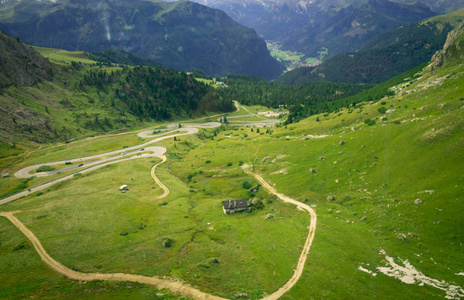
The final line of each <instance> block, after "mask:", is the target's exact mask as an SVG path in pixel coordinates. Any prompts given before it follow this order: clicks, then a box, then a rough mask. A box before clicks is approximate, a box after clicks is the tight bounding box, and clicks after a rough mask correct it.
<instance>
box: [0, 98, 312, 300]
mask: <svg viewBox="0 0 464 300" xmlns="http://www.w3.org/2000/svg"><path fill="white" fill-rule="evenodd" d="M237 105H238V103H237ZM218 125H220V124H219V123H211V124H182V127H184V126H186V127H187V128H188V129H187V130H186V129H180V131H187V132H186V133H178V134H174V135H169V136H162V137H159V138H157V139H155V140H153V141H150V142H148V143H145V144H143V146H146V145H149V144H152V143H154V142H156V141H160V140H163V139H166V138H170V137H173V136H180V135H187V134H194V133H196V132H198V129H197V128H195V127H198V128H213V127H217V126H218ZM151 133H152V132H150V131H145V132H141V133H139V134H138V135H139V136H143V137H146V138H148V137H155V136H152V135H151ZM141 146H142V145H139V146H134V147H133V148H134V150H135V149H139V148H140V147H141ZM131 150H132V149H131ZM144 150H147V151H153V153H152V154H146V153H144V154H141V155H138V156H133V157H128V158H125V159H120V160H117V161H107V162H104V163H101V161H100V164H98V165H96V166H92V167H90V168H88V169H85V170H82V171H80V172H79V173H85V172H90V171H92V170H95V169H97V168H100V167H102V166H104V165H107V164H112V163H116V162H121V161H126V160H131V159H136V158H138V157H144V156H145V157H146V156H157V157H159V158H161V159H162V161H161V162H159V163H157V164H155V165H154V166H153V167H152V169H151V176H152V177H153V179H154V181H155V182H156V183H157V184H158V185H159V186H160V187H161V188H162V189H163V190H164V193H163V194H162V195H160V196H158V197H157V199H163V198H165V197H167V196H168V195H169V189H168V188H167V187H166V186H165V185H164V184H163V183H162V182H161V181H160V180H159V179H158V177H157V176H156V174H155V169H156V167H157V166H159V165H160V164H162V163H164V162H166V156H165V155H164V153H165V151H166V149H165V148H162V147H150V148H146V149H144ZM126 151H127V149H126ZM115 152H116V151H115ZM117 152H120V151H117ZM117 152H116V153H117ZM113 153H114V152H113ZM76 160H77V159H76ZM88 165H89V164H88ZM242 168H243V170H244V172H246V173H247V174H249V175H251V176H254V177H255V178H256V179H257V180H258V181H259V182H260V183H261V185H262V186H263V187H264V188H265V189H266V190H268V191H269V192H270V193H272V194H274V195H276V196H277V197H279V198H280V199H281V200H282V201H284V202H288V203H292V204H294V205H296V206H297V207H298V208H300V209H303V210H306V211H307V212H308V213H309V214H310V218H311V219H310V226H309V227H308V228H309V232H308V236H307V238H306V242H305V244H304V247H303V250H302V252H301V254H300V257H299V259H298V263H297V266H296V268H295V270H294V273H293V275H292V277H291V278H290V279H289V281H288V282H287V283H285V284H284V285H283V286H282V287H281V288H280V289H278V290H277V291H276V292H274V293H272V294H271V295H268V296H266V297H264V298H263V299H262V300H276V299H279V298H280V297H281V296H282V295H284V294H285V293H286V292H288V291H289V290H290V289H291V288H292V287H293V286H294V285H295V284H296V283H297V282H298V280H299V279H300V277H301V275H302V273H303V269H304V266H305V263H306V259H307V256H308V254H309V250H310V248H311V244H312V242H313V239H314V236H315V233H316V222H317V216H316V212H315V211H314V210H313V209H312V208H311V207H310V206H308V205H306V204H304V203H301V202H299V201H296V200H294V199H292V198H290V197H288V196H286V195H284V194H282V193H279V192H277V191H276V189H275V188H273V187H272V186H271V185H270V184H269V183H267V182H266V181H265V180H264V179H263V178H262V177H261V176H260V175H258V174H256V173H253V172H251V171H250V170H249V166H248V165H247V164H245V165H243V166H242ZM23 172H24V173H23V174H24V175H25V176H26V174H28V173H29V170H28V169H27V168H26V169H23ZM19 174H21V173H19ZM72 176H73V175H69V176H65V177H63V178H60V179H57V180H55V181H52V182H50V183H47V184H45V185H42V186H39V187H36V188H33V190H32V189H31V191H30V192H35V191H37V190H40V189H43V188H45V187H47V186H49V185H52V184H55V183H57V182H59V181H63V180H66V179H69V178H70V177H72ZM30 192H23V193H19V194H17V195H14V196H12V197H9V198H6V199H2V200H0V204H3V203H7V202H9V201H12V200H14V199H17V198H19V197H21V196H24V195H27V194H28V193H30ZM15 213H19V211H14V212H0V216H3V217H6V218H7V219H8V220H10V221H11V222H12V223H13V224H14V225H15V226H16V227H17V228H18V229H19V230H20V231H21V232H22V233H23V234H24V235H25V236H26V237H27V238H28V239H29V240H30V241H31V243H32V244H33V246H34V248H35V249H36V251H37V253H38V254H39V255H40V258H41V259H42V261H44V262H45V263H46V264H47V265H48V266H50V267H51V268H52V269H53V270H55V271H56V272H58V273H60V274H63V275H64V276H66V277H68V278H71V279H75V280H84V281H89V280H109V281H131V282H138V283H143V284H150V285H153V286H155V287H156V288H157V289H169V290H171V291H172V292H174V293H178V294H180V295H182V296H183V297H188V298H191V299H206V300H210V299H212V300H217V299H224V298H221V297H218V296H214V295H210V294H207V293H204V292H202V291H200V290H198V289H196V288H194V287H193V286H191V285H190V284H188V283H186V282H183V281H180V280H174V279H165V278H163V279H162V278H158V277H156V276H154V277H149V276H143V275H134V274H124V273H111V274H104V273H82V272H77V271H74V270H71V269H69V268H67V267H66V266H64V265H62V264H61V263H59V262H58V261H56V260H54V259H53V258H52V257H51V256H50V255H49V254H48V253H47V252H46V251H45V249H44V248H43V246H42V244H41V243H40V241H39V240H38V239H37V237H36V236H35V235H34V233H33V232H31V231H30V230H29V229H28V228H27V227H26V226H25V225H24V224H23V223H21V221H19V220H18V218H16V217H15V216H14V214H15Z"/></svg>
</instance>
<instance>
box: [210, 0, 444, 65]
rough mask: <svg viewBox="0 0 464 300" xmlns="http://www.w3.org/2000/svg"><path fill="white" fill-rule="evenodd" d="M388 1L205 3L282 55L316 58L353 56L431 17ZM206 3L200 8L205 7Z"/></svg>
mask: <svg viewBox="0 0 464 300" xmlns="http://www.w3.org/2000/svg"><path fill="white" fill-rule="evenodd" d="M396 2H397V1H388V0H330V1H326V0H315V1H314V0H313V1H300V0H290V1H282V0H265V1H257V0H247V1H238V0H217V1H207V4H208V5H209V6H211V7H214V8H219V9H222V10H224V11H225V12H226V13H227V14H228V15H230V16H231V17H232V18H234V20H236V21H238V22H241V24H244V25H246V26H249V27H252V28H254V29H256V31H257V32H258V33H259V34H260V35H261V36H263V37H264V39H266V40H272V41H278V42H279V43H280V44H281V45H282V46H283V48H284V49H287V50H292V51H298V52H302V53H304V54H305V55H306V56H307V57H318V51H321V49H324V48H327V49H328V57H330V56H334V55H337V54H340V53H346V52H351V51H355V50H357V49H358V47H359V46H360V45H361V44H362V43H363V42H365V41H366V40H368V39H369V38H371V37H373V36H375V35H377V34H379V33H381V32H384V31H386V30H388V29H391V28H395V27H397V26H400V25H403V24H406V23H410V22H414V21H418V20H422V19H425V18H428V17H431V16H433V15H435V14H436V13H435V12H432V11H431V10H430V8H429V7H428V6H426V5H425V4H423V3H422V2H421V1H415V2H414V3H413V4H411V1H409V2H408V3H406V4H403V3H396ZM203 3H204V2H203Z"/></svg>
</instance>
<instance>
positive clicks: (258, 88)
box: [220, 75, 372, 123]
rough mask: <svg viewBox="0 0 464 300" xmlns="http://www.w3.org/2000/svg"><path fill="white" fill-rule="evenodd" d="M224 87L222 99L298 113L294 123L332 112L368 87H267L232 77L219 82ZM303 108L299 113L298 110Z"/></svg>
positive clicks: (312, 84) (319, 84)
mask: <svg viewBox="0 0 464 300" xmlns="http://www.w3.org/2000/svg"><path fill="white" fill-rule="evenodd" d="M223 80H224V82H225V83H226V85H227V86H228V87H227V88H225V89H221V90H220V93H221V96H223V97H224V98H226V99H230V100H237V101H239V102H240V103H242V104H244V105H264V106H267V107H270V108H278V107H279V106H281V105H283V106H285V107H287V108H289V109H290V112H294V111H298V114H297V115H293V116H292V118H293V117H296V118H295V119H291V118H289V120H288V121H287V122H290V123H291V122H293V121H297V120H298V119H301V118H304V117H308V116H310V115H313V114H318V113H322V112H328V111H333V110H335V109H337V108H339V107H338V105H336V104H335V103H336V102H335V101H336V100H338V99H342V98H345V97H348V96H351V95H355V94H357V93H359V92H362V91H364V90H366V89H368V88H370V87H372V85H355V84H344V83H331V82H309V83H305V84H301V85H297V86H286V85H278V84H275V83H271V82H268V81H265V80H262V79H259V78H256V77H252V76H245V75H233V76H228V77H227V78H225V79H223ZM300 107H304V109H303V111H304V113H302V112H301V110H302V109H301V108H300Z"/></svg>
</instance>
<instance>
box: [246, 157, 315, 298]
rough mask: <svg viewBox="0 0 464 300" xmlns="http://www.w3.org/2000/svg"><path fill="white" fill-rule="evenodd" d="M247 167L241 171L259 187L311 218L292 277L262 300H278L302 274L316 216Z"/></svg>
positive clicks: (313, 233)
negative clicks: (258, 184)
mask: <svg viewBox="0 0 464 300" xmlns="http://www.w3.org/2000/svg"><path fill="white" fill-rule="evenodd" d="M248 167H249V166H248V165H246V164H244V165H243V166H242V168H243V170H244V171H245V173H247V174H249V175H252V176H254V177H255V178H256V180H258V181H259V182H260V183H261V185H262V186H263V187H264V188H265V189H266V190H268V191H269V192H270V193H272V194H274V195H276V196H277V197H279V198H280V199H281V200H282V201H284V202H288V203H292V204H294V205H296V206H297V207H298V208H301V209H303V210H306V211H307V212H308V213H309V215H310V216H311V221H310V224H309V227H308V228H309V232H308V237H307V238H306V242H305V244H304V246H303V251H302V252H301V254H300V257H299V259H298V263H297V266H296V268H295V271H294V272H293V275H292V277H291V278H290V279H289V280H288V281H287V283H285V284H284V285H283V286H282V287H281V288H280V289H278V290H277V291H276V292H274V293H272V294H271V295H269V296H266V297H264V298H263V299H262V300H275V299H279V298H280V297H281V296H282V295H283V294H285V293H286V292H288V291H289V290H290V289H291V288H292V287H293V286H294V285H295V284H296V283H297V282H298V280H299V279H300V277H301V275H302V274H303V269H304V266H305V263H306V258H307V257H308V254H309V250H310V249H311V245H312V243H313V240H314V236H315V235H316V223H317V215H316V212H315V211H314V209H312V208H311V207H310V206H309V205H306V204H304V203H301V202H299V201H296V200H295V199H292V198H290V197H288V196H286V195H284V194H282V193H279V192H277V191H276V189H275V188H273V187H272V186H271V185H270V184H269V183H267V181H266V180H264V179H263V178H262V177H261V176H260V175H258V174H256V173H252V172H251V171H249V170H248Z"/></svg>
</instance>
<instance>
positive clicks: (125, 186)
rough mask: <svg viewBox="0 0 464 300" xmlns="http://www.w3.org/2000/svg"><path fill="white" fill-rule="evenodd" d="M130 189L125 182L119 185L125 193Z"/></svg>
mask: <svg viewBox="0 0 464 300" xmlns="http://www.w3.org/2000/svg"><path fill="white" fill-rule="evenodd" d="M128 189H129V186H128V185H127V184H123V185H121V186H120V187H119V190H120V191H121V192H123V193H124V192H125V191H127V190H128Z"/></svg>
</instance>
